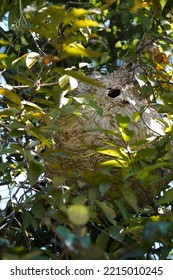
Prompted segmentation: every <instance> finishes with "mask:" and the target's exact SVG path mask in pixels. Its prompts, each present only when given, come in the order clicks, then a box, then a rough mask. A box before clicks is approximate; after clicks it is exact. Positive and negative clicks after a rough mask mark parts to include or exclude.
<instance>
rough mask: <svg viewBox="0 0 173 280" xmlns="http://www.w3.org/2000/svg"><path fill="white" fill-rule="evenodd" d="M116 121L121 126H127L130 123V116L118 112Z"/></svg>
mask: <svg viewBox="0 0 173 280" xmlns="http://www.w3.org/2000/svg"><path fill="white" fill-rule="evenodd" d="M116 121H117V124H118V127H119V128H127V127H128V125H129V124H130V118H129V117H128V116H123V115H121V114H116Z"/></svg>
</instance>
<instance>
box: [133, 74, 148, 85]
mask: <svg viewBox="0 0 173 280" xmlns="http://www.w3.org/2000/svg"><path fill="white" fill-rule="evenodd" d="M135 78H136V80H137V81H138V84H139V86H140V87H143V86H145V85H146V83H147V78H146V77H145V76H144V75H142V74H139V73H136V75H135Z"/></svg>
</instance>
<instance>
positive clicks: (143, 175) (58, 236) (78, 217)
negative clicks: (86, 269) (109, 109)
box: [0, 0, 173, 259]
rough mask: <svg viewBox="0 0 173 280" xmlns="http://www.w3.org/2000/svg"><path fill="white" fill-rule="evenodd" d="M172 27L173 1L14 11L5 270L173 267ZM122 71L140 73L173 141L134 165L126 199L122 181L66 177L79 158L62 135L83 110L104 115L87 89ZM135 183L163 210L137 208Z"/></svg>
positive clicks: (9, 50) (2, 39) (6, 29)
mask: <svg viewBox="0 0 173 280" xmlns="http://www.w3.org/2000/svg"><path fill="white" fill-rule="evenodd" d="M172 19H173V2H172V0H146V1H143V0H130V1H126V0H105V1H101V0H100V1H97V0H92V1H82V0H81V1H80V0H78V1H77V0H76V1H56V0H54V1H47V2H46V1H43V0H37V1H32V0H30V1H28V0H27V1H26V0H24V1H21V0H12V1H7V0H3V1H2V4H1V10H0V21H1V26H0V45H1V48H0V50H1V53H0V74H1V87H0V193H1V210H0V258H1V259H170V258H172V253H173V244H172V235H173V212H172V208H173V189H172V188H171V186H170V185H168V183H169V182H171V181H172V177H173V176H172V174H173V173H172V169H173V164H172V161H171V160H172V154H171V145H170V143H171V140H172V135H173V132H172V114H173V107H172V104H173V96H172V90H173V78H172V71H173V70H172V46H173V35H172V34H173V23H172ZM122 65H127V67H129V71H133V70H134V69H136V71H134V73H135V74H134V76H135V77H134V79H135V80H136V82H137V83H138V86H139V87H140V91H141V95H142V98H145V99H146V100H147V102H148V106H153V107H154V108H155V109H156V110H157V111H158V112H159V113H161V114H162V116H163V122H164V124H165V128H166V130H165V136H164V137H162V139H157V141H155V143H153V145H154V148H152V149H150V148H145V149H142V150H140V151H139V152H137V153H133V154H127V157H126V160H127V162H128V165H126V164H125V165H122V166H119V167H118V168H119V170H120V172H121V174H122V175H121V179H122V182H123V184H124V188H123V186H122V188H123V191H122V197H120V198H119V199H115V197H116V193H115V190H114V189H113V188H112V182H113V181H114V175H113V173H111V171H110V169H104V168H103V169H102V170H101V171H98V174H96V173H94V172H91V171H90V172H88V170H86V172H85V173H84V174H83V177H82V178H80V180H79V178H78V176H77V174H76V173H74V174H70V171H71V170H67V172H66V174H64V172H63V170H62V169H61V159H62V158H64V157H66V156H68V158H69V155H66V154H65V153H64V152H63V151H62V150H61V148H60V147H59V146H58V143H57V142H56V141H55V139H56V137H55V135H57V134H58V132H59V130H60V129H62V128H60V127H58V126H57V123H56V120H57V118H59V116H60V115H61V113H62V112H63V114H74V115H75V114H78V115H79V114H80V110H81V108H82V106H83V104H81V103H82V102H83V103H84V104H86V103H87V106H92V107H94V108H95V109H96V110H98V111H99V108H98V107H97V105H96V104H95V103H94V102H92V100H87V97H86V96H85V97H84V98H83V99H78V98H75V89H76V88H77V87H78V83H79V82H87V83H89V84H93V85H94V84H95V85H97V81H95V80H92V79H91V78H88V76H89V75H90V73H91V71H92V69H97V70H98V71H100V72H101V73H103V74H109V73H111V72H112V71H114V70H118V69H119V68H120V67H121V66H122ZM139 68H140V69H142V70H143V71H142V72H140V73H138V69H139ZM60 104H61V106H60ZM62 104H63V105H64V106H62ZM134 118H135V120H136V121H138V119H139V118H140V115H135V116H134ZM123 121H124V119H123V118H122V119H121V125H122V122H123ZM141 129H142V128H141ZM105 133H106V132H105ZM122 148H123V147H122ZM110 156H111V159H112V157H113V158H114V159H115V161H116V160H117V154H116V155H115V154H112V155H110ZM129 157H130V158H129ZM117 161H118V160H117ZM129 163H130V164H129ZM116 166H117V165H115V166H114V167H116ZM68 173H69V174H70V178H72V179H73V186H72V187H70V188H69V186H68V184H67V181H68V178H67V176H68V175H67V174H68ZM158 173H161V174H162V176H161V177H160V176H158ZM50 174H51V176H49V175H50ZM129 177H134V178H135V180H138V181H139V182H140V183H141V182H142V184H143V186H144V187H145V188H149V189H150V191H151V192H152V190H153V192H152V196H153V204H152V205H148V204H146V205H144V207H140V205H137V203H136V198H135V195H134V193H133V190H132V188H131V187H132V186H131V185H129V183H128V184H126V181H127V179H128V178H129ZM161 180H162V181H163V180H164V182H165V185H164V188H163V191H162V192H161V193H160V195H157V196H156V193H155V191H154V186H155V185H156V184H158V181H161ZM132 182H133V181H132ZM131 184H133V183H131ZM1 189H2V191H1ZM4 189H6V190H8V192H7V191H6V192H5V194H6V195H4V191H3V190H4ZM5 196H6V197H5ZM5 198H6V203H4V200H5ZM129 205H130V206H131V207H130V208H129Z"/></svg>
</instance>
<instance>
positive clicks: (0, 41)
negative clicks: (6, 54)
mask: <svg viewBox="0 0 173 280" xmlns="http://www.w3.org/2000/svg"><path fill="white" fill-rule="evenodd" d="M0 44H1V45H10V44H11V43H10V42H8V41H4V40H1V39H0Z"/></svg>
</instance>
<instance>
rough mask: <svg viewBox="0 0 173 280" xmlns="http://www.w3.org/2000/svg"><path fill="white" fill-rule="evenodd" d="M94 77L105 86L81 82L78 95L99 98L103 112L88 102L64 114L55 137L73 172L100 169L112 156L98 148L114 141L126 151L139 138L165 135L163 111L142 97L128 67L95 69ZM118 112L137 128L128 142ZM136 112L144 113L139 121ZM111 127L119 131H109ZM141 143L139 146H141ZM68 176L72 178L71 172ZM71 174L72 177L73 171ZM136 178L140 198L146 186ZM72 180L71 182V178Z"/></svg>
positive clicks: (65, 167)
mask: <svg viewBox="0 0 173 280" xmlns="http://www.w3.org/2000/svg"><path fill="white" fill-rule="evenodd" d="M91 77H93V78H94V79H96V80H97V81H100V83H102V84H103V85H104V86H105V87H96V86H91V85H88V84H85V83H79V86H78V88H77V90H76V95H77V96H80V95H81V94H82V93H87V94H88V96H89V99H90V100H92V101H95V102H96V103H97V105H98V106H99V107H101V108H102V112H103V113H102V114H98V112H97V110H95V109H94V108H92V107H91V106H88V105H87V104H85V105H82V107H81V110H80V113H82V115H80V116H77V115H75V114H70V113H69V114H62V115H61V116H60V117H59V118H58V119H57V121H56V124H57V125H58V127H59V129H60V131H59V133H57V134H56V135H55V141H56V142H57V143H58V145H59V148H60V149H61V150H63V151H65V152H66V154H67V157H64V158H63V157H62V158H61V160H60V163H61V165H62V170H64V173H66V171H67V170H68V173H69V170H70V174H73V172H74V173H75V174H77V173H78V174H81V172H83V171H87V170H90V171H93V172H96V171H97V170H98V169H99V168H100V166H99V163H101V162H103V161H105V160H106V159H108V158H109V157H108V155H103V154H101V153H97V152H95V151H96V150H97V149H98V148H108V147H110V146H111V143H112V144H113V145H114V147H113V149H114V148H117V149H119V147H124V151H126V149H128V145H132V144H135V142H136V141H139V140H146V139H148V144H146V145H149V146H152V141H151V140H155V139H157V138H159V137H162V136H164V135H165V132H164V131H165V126H164V124H163V122H161V117H160V115H159V114H158V113H157V111H155V110H154V109H152V108H149V107H148V106H147V104H146V103H145V101H144V100H142V99H141V96H140V93H139V91H138V87H137V85H136V83H135V82H133V81H132V77H131V76H130V75H129V72H128V71H127V70H126V69H125V68H122V69H120V70H119V71H115V72H113V73H112V74H109V75H101V74H100V73H98V72H93V74H92V75H91ZM117 114H121V115H122V116H128V117H129V118H130V124H129V127H128V128H129V129H130V130H132V131H133V137H132V139H131V140H130V142H128V143H125V141H124V140H123V138H122V136H120V135H121V133H120V130H119V127H118V125H117V121H116V116H117ZM134 114H138V115H140V118H139V120H138V121H135V120H134ZM159 119H160V120H159ZM105 131H107V133H105ZM108 131H112V132H113V131H114V132H115V133H112V132H111V133H108ZM118 134H119V135H118ZM150 142H151V143H150ZM141 147H142V146H139V148H141ZM139 148H138V149H139ZM128 152H129V151H128ZM111 159H112V158H111ZM114 171H115V174H116V176H117V174H119V173H120V172H121V171H120V170H119V169H117V170H114ZM66 176H67V178H68V174H66ZM70 177H71V180H72V177H73V175H70ZM79 177H80V176H79ZM67 181H68V179H67ZM132 182H133V183H132V184H133V185H134V188H136V189H137V193H138V194H137V195H138V198H139V197H141V198H142V195H141V192H142V189H141V190H140V186H139V185H138V183H137V182H136V181H135V180H134V179H132ZM68 184H69V185H70V180H69V181H68ZM161 188H163V183H162V185H160V184H159V185H158V189H161ZM147 193H148V190H147V189H146V194H147ZM147 197H148V194H147ZM147 199H148V198H147ZM140 200H141V199H140ZM143 204H144V199H143V198H142V202H139V205H140V206H142V205H143Z"/></svg>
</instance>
